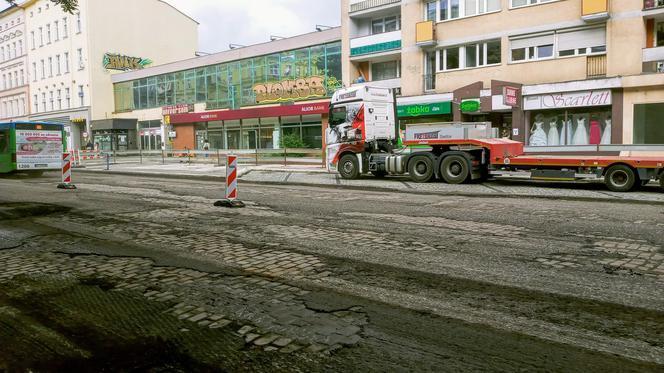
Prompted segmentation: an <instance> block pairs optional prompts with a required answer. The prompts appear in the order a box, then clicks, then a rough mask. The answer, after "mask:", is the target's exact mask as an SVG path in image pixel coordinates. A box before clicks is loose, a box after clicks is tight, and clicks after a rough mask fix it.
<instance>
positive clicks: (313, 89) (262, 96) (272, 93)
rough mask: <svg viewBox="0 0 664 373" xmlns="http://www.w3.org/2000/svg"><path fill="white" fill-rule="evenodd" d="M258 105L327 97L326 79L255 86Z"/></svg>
mask: <svg viewBox="0 0 664 373" xmlns="http://www.w3.org/2000/svg"><path fill="white" fill-rule="evenodd" d="M253 89H254V93H255V94H256V102H257V103H259V104H260V103H272V102H283V101H298V100H308V99H312V98H322V97H326V96H327V87H326V86H325V77H322V76H311V77H308V78H300V79H290V80H282V81H280V82H276V83H261V84H256V85H254V88H253Z"/></svg>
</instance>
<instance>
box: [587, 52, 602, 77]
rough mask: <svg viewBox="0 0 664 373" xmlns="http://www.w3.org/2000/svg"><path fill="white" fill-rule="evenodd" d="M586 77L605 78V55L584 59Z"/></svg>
mask: <svg viewBox="0 0 664 373" xmlns="http://www.w3.org/2000/svg"><path fill="white" fill-rule="evenodd" d="M586 76H587V77H588V78H601V77H605V76H606V55H605V54H603V55H599V56H588V57H587V59H586Z"/></svg>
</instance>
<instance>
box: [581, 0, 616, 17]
mask: <svg viewBox="0 0 664 373" xmlns="http://www.w3.org/2000/svg"><path fill="white" fill-rule="evenodd" d="M581 18H582V19H583V20H584V21H592V22H595V21H600V20H605V19H607V18H609V0H583V4H582V8H581Z"/></svg>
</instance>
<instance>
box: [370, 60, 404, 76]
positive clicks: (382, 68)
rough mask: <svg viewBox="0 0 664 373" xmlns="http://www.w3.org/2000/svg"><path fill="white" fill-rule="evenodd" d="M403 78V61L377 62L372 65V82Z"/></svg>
mask: <svg viewBox="0 0 664 373" xmlns="http://www.w3.org/2000/svg"><path fill="white" fill-rule="evenodd" d="M400 76H401V61H386V62H376V63H372V64H371V80H372V81H379V80H388V79H397V78H399V77H400Z"/></svg>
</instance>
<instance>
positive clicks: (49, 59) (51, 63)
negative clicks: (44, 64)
mask: <svg viewBox="0 0 664 373" xmlns="http://www.w3.org/2000/svg"><path fill="white" fill-rule="evenodd" d="M48 77H49V78H52V77H53V57H49V58H48Z"/></svg>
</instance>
